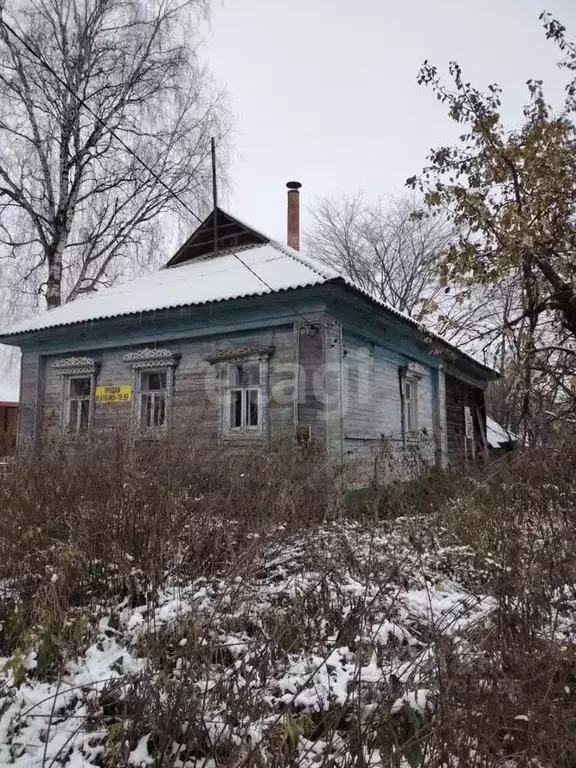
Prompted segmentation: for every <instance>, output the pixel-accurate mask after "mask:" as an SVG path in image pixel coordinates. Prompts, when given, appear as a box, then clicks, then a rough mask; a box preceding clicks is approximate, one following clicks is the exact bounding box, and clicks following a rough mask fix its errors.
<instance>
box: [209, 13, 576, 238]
mask: <svg viewBox="0 0 576 768" xmlns="http://www.w3.org/2000/svg"><path fill="white" fill-rule="evenodd" d="M544 8H546V9H547V10H548V11H550V12H552V13H554V14H555V15H556V16H557V17H558V18H560V19H561V20H562V22H563V23H564V24H565V25H566V26H567V28H568V32H569V33H572V34H571V37H572V39H576V2H575V1H574V0H548V2H547V4H546V5H545V6H544V5H543V4H542V0H395V1H394V2H392V1H391V0H355V2H350V0H347V1H346V0H222V1H221V2H218V0H217V2H216V5H215V6H214V10H213V16H212V23H211V33H210V38H209V41H208V46H207V49H206V51H205V54H206V57H207V59H208V62H209V65H210V67H211V68H212V70H213V72H214V74H215V76H216V77H217V79H218V80H219V82H220V83H221V84H222V85H225V86H226V87H227V89H228V91H229V93H230V95H231V98H232V104H233V109H234V112H235V114H236V117H237V132H236V136H235V143H236V146H237V152H238V157H237V159H236V162H235V164H234V167H233V169H232V179H233V183H234V189H233V191H232V194H231V195H230V197H229V199H228V200H227V201H226V204H227V207H228V208H229V209H230V211H231V212H232V213H235V214H236V215H237V216H239V217H240V218H244V219H246V220H247V221H248V222H249V223H251V224H252V225H253V226H255V227H258V228H260V229H262V230H264V231H265V232H267V233H268V234H270V235H271V236H273V237H277V238H279V239H282V240H284V239H285V192H286V190H285V186H284V185H285V182H286V181H288V180H289V179H296V180H298V181H301V182H302V184H303V185H304V186H303V189H302V203H303V204H304V205H305V204H309V203H310V202H311V201H312V199H313V197H314V196H315V195H329V194H333V193H340V192H347V191H350V190H354V189H356V188H361V189H363V190H364V191H365V192H366V194H367V195H368V196H373V197H377V196H378V195H380V194H383V193H390V192H395V191H399V190H402V188H403V185H404V182H405V180H406V178H407V177H409V176H412V175H413V174H415V173H418V172H419V170H420V169H421V168H422V166H423V164H424V162H425V158H426V155H427V153H428V150H429V149H430V148H432V147H434V146H437V145H439V144H443V143H446V142H450V141H451V140H452V139H453V138H454V137H455V136H456V135H457V131H456V127H455V125H454V124H453V123H451V121H450V120H449V119H448V118H447V117H446V112H445V108H443V107H442V105H440V104H439V103H438V102H436V101H435V99H434V97H433V96H432V93H431V91H430V90H429V89H427V88H424V87H422V86H418V85H417V84H416V75H417V72H418V69H419V67H420V65H421V63H422V62H423V61H424V59H428V60H429V61H431V62H433V63H434V64H436V65H437V66H438V67H439V68H440V69H442V70H443V71H446V67H447V64H448V62H449V61H450V60H452V59H455V60H456V61H458V62H459V63H460V64H461V66H462V68H463V70H464V75H465V77H466V78H467V79H468V80H470V81H472V83H474V84H475V85H477V86H478V87H482V88H484V87H485V86H486V85H488V84H489V83H491V82H498V83H499V84H500V85H501V86H502V87H503V89H504V96H503V98H504V111H503V113H504V115H505V117H506V119H507V121H508V122H509V124H510V126H511V127H513V126H514V125H515V124H517V123H518V121H519V120H520V117H521V109H522V105H523V104H524V103H525V101H526V87H525V83H526V80H527V79H529V78H542V79H543V80H544V81H545V84H546V86H547V94H549V98H550V100H551V101H552V102H553V103H557V104H559V103H561V98H562V90H563V87H564V84H565V82H566V74H565V73H564V74H563V73H562V72H561V71H559V69H558V68H557V66H556V62H557V60H558V59H559V57H560V56H559V52H558V50H557V48H556V47H555V46H554V45H553V44H552V43H551V42H548V41H546V39H545V37H544V33H543V30H542V27H541V23H540V22H539V21H538V16H539V14H540V13H541V11H542V10H544ZM552 97H553V98H552ZM554 100H555V102H554ZM303 223H304V225H305V224H306V216H305V215H304V222H303Z"/></svg>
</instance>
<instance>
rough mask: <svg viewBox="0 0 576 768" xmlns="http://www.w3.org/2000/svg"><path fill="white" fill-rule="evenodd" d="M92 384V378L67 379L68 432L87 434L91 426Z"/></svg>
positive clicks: (73, 377)
mask: <svg viewBox="0 0 576 768" xmlns="http://www.w3.org/2000/svg"><path fill="white" fill-rule="evenodd" d="M92 383H93V380H92V376H69V377H68V379H67V389H68V396H67V403H66V430H67V431H68V432H70V433H71V434H80V433H82V432H86V431H87V430H88V428H89V426H90V421H91V415H92V397H93V386H92Z"/></svg>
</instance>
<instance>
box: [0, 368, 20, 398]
mask: <svg viewBox="0 0 576 768" xmlns="http://www.w3.org/2000/svg"><path fill="white" fill-rule="evenodd" d="M19 400H20V386H19V384H18V382H17V381H14V380H13V378H8V377H6V375H5V374H2V373H0V403H17V402H18V401H19Z"/></svg>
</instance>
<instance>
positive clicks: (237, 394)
mask: <svg viewBox="0 0 576 768" xmlns="http://www.w3.org/2000/svg"><path fill="white" fill-rule="evenodd" d="M241 426H242V390H241V389H233V390H232V391H231V392H230V427H231V429H238V428H239V427H241Z"/></svg>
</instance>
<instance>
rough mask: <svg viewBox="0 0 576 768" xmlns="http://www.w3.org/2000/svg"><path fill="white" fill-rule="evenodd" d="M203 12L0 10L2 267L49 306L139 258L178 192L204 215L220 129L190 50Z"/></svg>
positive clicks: (25, 1) (121, 6)
mask: <svg viewBox="0 0 576 768" xmlns="http://www.w3.org/2000/svg"><path fill="white" fill-rule="evenodd" d="M0 8H1V4H0ZM206 10H207V7H206V5H205V3H204V1H203V0H6V2H5V3H4V7H3V9H2V16H1V17H0V265H3V272H4V275H5V280H7V279H10V280H11V281H12V282H16V283H18V287H19V288H20V290H21V291H28V292H31V293H33V292H35V293H36V295H38V294H43V295H44V296H45V298H46V304H47V306H48V308H53V307H56V306H58V305H59V304H61V303H62V302H64V301H67V300H70V299H74V298H76V297H77V296H79V295H81V294H83V293H86V292H90V291H93V290H96V289H97V288H98V287H100V286H103V285H108V284H110V283H111V282H112V281H113V280H114V279H115V278H116V277H118V275H120V274H125V273H126V271H129V270H130V266H131V265H132V264H133V263H134V260H137V261H138V262H142V261H144V260H148V259H149V258H150V256H151V254H152V253H153V252H154V251H155V249H157V246H158V239H159V238H161V236H162V227H161V225H162V223H165V222H166V218H167V217H170V216H172V215H173V213H174V211H176V210H178V211H179V212H180V213H181V212H182V209H181V208H180V206H179V203H178V201H177V199H176V198H177V197H178V198H181V199H183V200H184V201H186V203H187V204H188V205H190V206H191V207H192V208H193V209H195V210H197V209H199V210H200V211H201V212H202V211H203V210H205V205H206V202H207V194H208V189H209V181H210V137H211V136H216V137H220V138H225V136H226V133H227V129H228V116H227V115H228V113H227V109H226V100H225V97H224V96H223V94H222V93H220V92H218V91H217V90H216V89H215V88H214V86H213V83H212V81H211V78H210V76H209V73H208V72H207V70H206V69H205V68H204V67H203V66H202V64H201V63H200V61H199V59H198V56H197V51H196V50H195V47H194V45H195V44H196V43H197V42H198V33H197V30H198V28H199V25H200V23H201V22H202V19H203V14H205V13H206ZM4 22H5V23H4ZM7 25H9V26H10V27H11V28H12V29H13V30H14V32H16V35H17V36H18V37H20V38H21V40H22V41H23V42H22V41H21V40H19V39H18V37H17V36H16V35H14V34H12V32H11V31H10V30H9V28H8V26H7ZM24 43H25V44H24ZM26 46H29V48H30V49H31V50H29V49H28V48H27V47H26ZM35 54H38V56H39V57H40V59H41V60H42V61H44V62H46V63H47V64H48V65H49V66H50V68H51V69H52V70H53V73H52V72H50V71H49V70H48V69H47V68H46V67H45V66H44V65H43V63H42V62H41V61H40V60H39V59H38V57H37V56H36V55H35ZM82 102H83V103H84V105H83V104H82ZM109 128H110V129H112V131H113V132H114V133H115V134H116V136H117V137H119V138H120V139H121V140H122V142H125V144H126V145H128V147H130V149H131V150H132V151H133V152H134V153H135V155H137V157H139V158H141V159H142V160H144V161H145V163H146V165H147V166H148V169H150V170H148V169H146V168H145V167H144V166H143V165H142V164H141V163H140V162H139V161H138V160H137V159H136V157H134V156H133V155H132V154H131V153H130V152H129V151H127V150H126V148H125V147H123V146H122V143H121V142H120V141H118V139H117V138H115V137H114V136H113V135H112V134H111V133H110V131H109V130H108V129H109ZM157 177H159V178H160V179H162V181H163V182H164V183H165V185H166V187H168V188H169V189H167V188H166V187H164V186H163V185H162V184H161V183H160V182H159V181H158V178H157Z"/></svg>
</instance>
